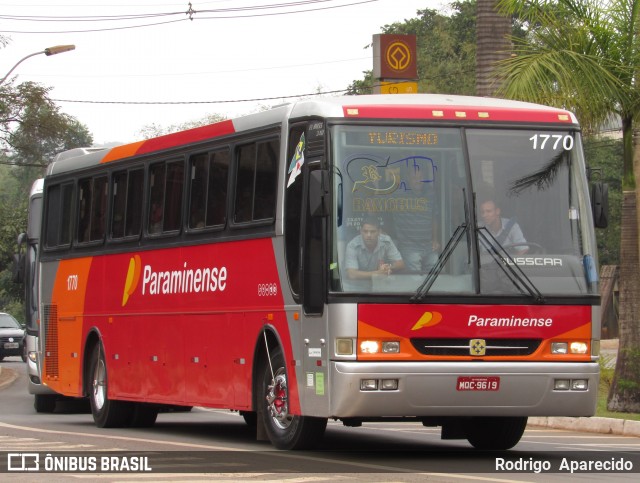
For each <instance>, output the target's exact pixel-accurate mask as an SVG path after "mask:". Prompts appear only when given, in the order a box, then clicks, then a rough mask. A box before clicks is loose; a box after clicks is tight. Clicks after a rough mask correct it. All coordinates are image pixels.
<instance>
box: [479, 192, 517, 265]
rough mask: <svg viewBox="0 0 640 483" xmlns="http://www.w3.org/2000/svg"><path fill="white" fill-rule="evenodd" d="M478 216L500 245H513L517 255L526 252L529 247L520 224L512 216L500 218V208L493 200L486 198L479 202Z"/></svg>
mask: <svg viewBox="0 0 640 483" xmlns="http://www.w3.org/2000/svg"><path fill="white" fill-rule="evenodd" d="M480 217H481V218H482V221H483V223H484V226H485V227H486V228H487V229H488V230H489V231H490V232H491V234H492V235H493V237H494V238H495V239H496V241H497V242H498V243H499V244H500V245H502V246H503V247H505V248H507V247H509V246H513V247H514V251H515V253H516V254H517V255H522V254H524V253H527V251H528V249H529V248H528V247H527V246H526V243H527V240H526V239H525V238H524V235H523V234H522V230H521V229H520V225H518V223H517V222H516V221H515V220H514V219H513V218H512V219H509V218H502V217H501V216H500V208H499V207H498V206H496V203H495V202H494V201H493V200H486V201H483V202H482V203H481V204H480Z"/></svg>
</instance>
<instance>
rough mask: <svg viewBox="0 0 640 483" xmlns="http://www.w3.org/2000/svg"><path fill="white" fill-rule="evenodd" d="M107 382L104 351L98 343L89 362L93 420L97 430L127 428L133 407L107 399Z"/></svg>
mask: <svg viewBox="0 0 640 483" xmlns="http://www.w3.org/2000/svg"><path fill="white" fill-rule="evenodd" d="M108 381H109V378H108V375H107V364H106V361H105V357H104V349H103V347H102V345H101V344H100V343H98V344H96V345H95V347H94V348H93V352H92V353H91V360H90V361H89V380H88V393H89V402H90V403H91V414H92V415H93V420H94V422H95V423H96V426H98V427H99V428H120V427H124V426H127V425H128V423H129V421H130V420H131V419H130V418H131V413H132V410H133V407H132V405H131V403H129V402H125V401H113V400H111V399H109V397H108V392H109V391H108V389H109V386H108Z"/></svg>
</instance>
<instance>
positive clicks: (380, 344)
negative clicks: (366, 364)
mask: <svg viewBox="0 0 640 483" xmlns="http://www.w3.org/2000/svg"><path fill="white" fill-rule="evenodd" d="M360 352H362V353H363V354H378V353H379V352H382V353H383V354H399V353H400V341H399V340H384V341H380V340H363V341H361V342H360Z"/></svg>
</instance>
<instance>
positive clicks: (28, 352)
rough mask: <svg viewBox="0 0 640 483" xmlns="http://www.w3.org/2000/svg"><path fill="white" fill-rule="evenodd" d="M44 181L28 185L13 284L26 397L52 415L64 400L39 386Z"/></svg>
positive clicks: (76, 153)
mask: <svg viewBox="0 0 640 483" xmlns="http://www.w3.org/2000/svg"><path fill="white" fill-rule="evenodd" d="M100 149H104V148H76V149H70V150H67V151H65V152H62V153H59V154H58V155H56V157H55V158H54V161H59V160H61V159H64V158H67V157H73V156H80V155H82V154H87V153H89V152H93V151H98V150H100ZM43 185H44V179H42V178H39V179H36V180H35V181H34V182H33V184H32V185H31V190H30V191H29V199H28V204H27V207H28V208H27V231H26V232H24V233H21V234H20V235H19V236H18V253H17V254H16V256H15V257H14V282H16V283H21V284H23V285H24V304H25V326H26V337H25V342H24V347H25V356H24V357H23V360H24V361H25V362H26V363H27V376H28V383H27V389H28V391H29V394H32V395H33V397H34V401H33V407H34V409H35V410H36V412H38V413H52V412H54V411H55V408H56V403H57V401H59V400H66V399H68V398H65V397H64V396H62V395H60V394H57V393H56V392H55V391H53V390H51V388H50V387H49V386H46V385H45V384H43V383H42V371H41V361H42V347H40V345H39V341H40V338H39V331H40V317H39V315H38V308H39V306H40V299H39V285H38V283H39V277H38V269H39V256H40V250H39V244H40V232H41V225H42V203H43V200H42V188H43Z"/></svg>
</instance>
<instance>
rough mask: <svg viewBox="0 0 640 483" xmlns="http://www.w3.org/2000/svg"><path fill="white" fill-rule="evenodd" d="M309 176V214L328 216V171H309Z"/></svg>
mask: <svg viewBox="0 0 640 483" xmlns="http://www.w3.org/2000/svg"><path fill="white" fill-rule="evenodd" d="M309 174H310V177H309V212H310V213H311V216H314V217H323V216H329V172H328V171H327V170H325V169H316V170H314V171H311V172H310V173H309Z"/></svg>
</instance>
